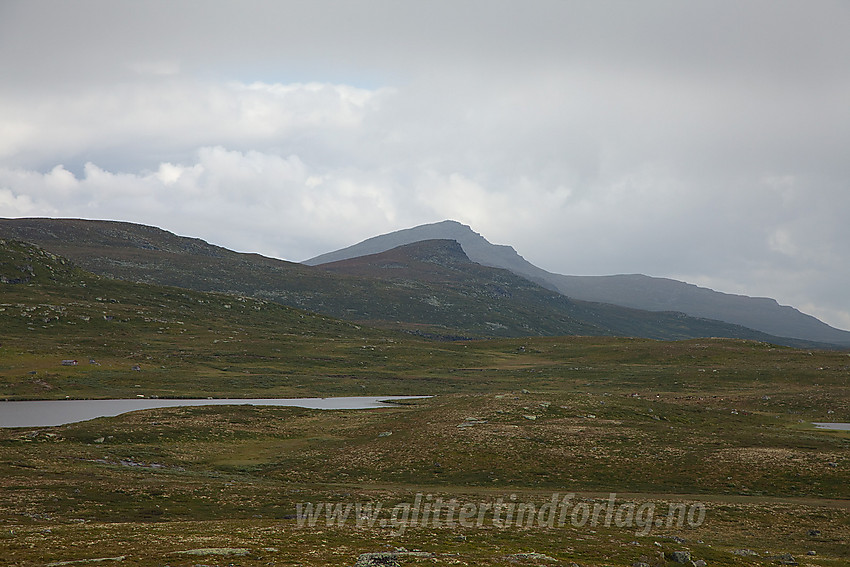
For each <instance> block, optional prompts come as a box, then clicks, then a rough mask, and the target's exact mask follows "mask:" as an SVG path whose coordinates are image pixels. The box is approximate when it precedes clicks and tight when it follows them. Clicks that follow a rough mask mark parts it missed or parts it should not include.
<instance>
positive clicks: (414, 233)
mask: <svg viewBox="0 0 850 567" xmlns="http://www.w3.org/2000/svg"><path fill="white" fill-rule="evenodd" d="M430 239H451V240H456V241H457V242H458V243H460V245H461V246H462V247H463V249H464V251H465V252H466V254H467V255H468V256H469V258H470V259H471V260H472V261H474V262H477V263H479V264H482V265H485V266H491V267H497V268H504V269H507V270H510V271H512V272H514V273H515V274H518V275H521V276H523V277H525V278H528V279H529V280H531V281H534V282H536V283H538V284H540V285H542V286H544V287H546V288H549V289H552V290H557V291H559V292H560V293H562V294H564V295H566V296H568V297H572V298H574V299H580V300H584V301H594V302H601V303H611V304H614V305H620V306H623V307H631V308H635V309H644V310H648V311H680V312H682V313H685V314H687V315H690V316H692V317H701V318H708V319H717V320H720V321H725V322H727V323H732V324H735V325H741V326H744V327H748V328H751V329H756V330H758V331H761V332H764V333H768V334H770V335H774V336H780V337H788V338H796V339H802V340H809V341H816V342H824V343H831V344H835V345H839V346H844V347H846V346H850V332H848V331H843V330H840V329H836V328H834V327H831V326H829V325H827V324H826V323H824V322H822V321H820V320H818V319H816V318H815V317H812V316H811V315H807V314H805V313H802V312H800V311H798V310H797V309H794V308H793V307H788V306H781V305H779V304H778V303H777V302H776V301H775V300H773V299H769V298H761V297H748V296H744V295H734V294H728V293H723V292H718V291H714V290H711V289H708V288H703V287H699V286H696V285H693V284H688V283H685V282H680V281H677V280H672V279H667V278H656V277H651V276H646V275H642V274H628V275H611V276H569V275H562V274H554V273H551V272H548V271H546V270H543V269H542V268H539V267H537V266H535V265H534V264H531V263H530V262H528V261H527V260H525V258H523V257H522V256H520V255H519V254H518V253H517V252H516V250H514V249H513V248H512V247H510V246H504V245H494V244H491V243H490V242H488V241H487V240H486V239H485V238H484V237H483V236H481V235H480V234H478V233H476V232H475V231H473V230H472V229H471V228H470V227H469V226H466V225H464V224H461V223H459V222H457V221H451V220H447V221H442V222H438V223H433V224H425V225H420V226H417V227H413V228H409V229H404V230H399V231H395V232H391V233H389V234H384V235H381V236H375V237H372V238H369V239H366V240H364V241H362V242H360V243H358V244H354V245H353V246H348V247H346V248H342V249H340V250H337V251H335V252H330V253H327V254H322V255H320V256H316V257H315V258H311V259H309V260H306V261H304V262H303V263H304V264H307V265H311V266H315V265H320V264H324V263H327V262H333V261H339V260H344V259H348V258H354V257H357V256H362V255H368V254H375V253H379V252H382V251H386V250H390V249H392V248H395V247H397V246H401V245H405V244H411V243H414V242H417V241H422V240H430Z"/></svg>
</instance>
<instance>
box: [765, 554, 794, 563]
mask: <svg viewBox="0 0 850 567" xmlns="http://www.w3.org/2000/svg"><path fill="white" fill-rule="evenodd" d="M771 559H774V560H776V561H779V564H780V565H799V563H797V560H796V559H794V556H793V555H791V554H790V553H783V554H781V555H777V556H776V557H771Z"/></svg>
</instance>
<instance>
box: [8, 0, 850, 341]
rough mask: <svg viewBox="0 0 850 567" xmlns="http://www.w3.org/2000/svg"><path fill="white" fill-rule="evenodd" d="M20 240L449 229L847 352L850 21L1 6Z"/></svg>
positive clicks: (543, 263) (565, 8) (805, 11)
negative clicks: (621, 277) (812, 322)
mask: <svg viewBox="0 0 850 567" xmlns="http://www.w3.org/2000/svg"><path fill="white" fill-rule="evenodd" d="M0 77H2V78H0V216H2V217H21V216H51V217H82V218H91V219H113V220H126V221H133V222H140V223H145V224H151V225H155V226H159V227H162V228H165V229H167V230H171V231H173V232H176V233H178V234H181V235H186V236H195V237H200V238H203V239H205V240H207V241H210V242H212V243H215V244H219V245H223V246H227V247H229V248H233V249H237V250H240V251H257V252H261V253H263V254H266V255H270V256H275V257H278V258H284V259H288V260H294V261H300V260H304V259H307V258H310V257H312V256H315V255H318V254H320V253H324V252H328V251H331V250H335V249H337V248H341V247H343V246H347V245H350V244H353V243H355V242H358V241H360V240H363V239H365V238H367V237H370V236H374V235H377V234H382V233H386V232H390V231H393V230H397V229H401V228H407V227H411V226H415V225H418V224H423V223H429V222H436V221H440V220H444V219H455V220H458V221H460V222H463V223H465V224H468V225H470V226H471V227H472V228H473V229H474V230H476V231H477V232H479V233H481V234H482V235H483V236H484V237H486V238H487V239H488V240H490V241H491V242H493V243H497V244H509V245H512V246H513V247H514V248H516V249H517V251H518V252H519V253H520V254H522V255H523V256H524V257H525V258H526V259H528V260H529V261H531V262H532V263H534V264H536V265H538V266H540V267H542V268H545V269H547V270H550V271H553V272H558V273H564V274H576V275H596V274H616V273H644V274H648V275H654V276H665V277H673V278H676V279H680V280H683V281H687V282H691V283H696V284H699V285H705V286H707V287H711V288H713V289H717V290H719V291H725V292H730V293H745V294H747V295H754V296H768V297H773V298H775V299H777V300H778V301H779V302H780V303H782V304H786V305H793V306H794V307H797V308H798V309H801V310H803V311H805V312H807V313H810V314H813V315H815V316H817V317H819V318H821V319H822V320H824V321H826V322H828V323H830V324H832V325H834V326H837V327H840V328H843V329H850V295H848V290H850V222H848V216H850V2H847V1H835V2H830V1H826V0H816V1H813V2H801V1H790V2H783V1H780V0H765V1H747V0H729V1H723V0H711V1H699V0H689V1H687V2H683V1H681V0H670V1H654V0H642V1H639V2H636V1H632V0H624V1H620V2H615V1H605V0H587V1H582V2H578V1H568V0H557V1H533V0H532V1H528V0H525V1H512V2H506V1H499V0H483V1H480V2H479V1H475V2H470V1H463V0H451V1H446V2H438V1H431V0H429V1H425V0H418V1H409V2H405V1H400V0H390V1H361V0H351V1H336V2H329V1H322V0H305V1H303V2H302V1H297V2H296V1H274V2H272V1H269V2H257V1H255V2H250V1H244V0H242V1H239V2H221V1H213V0H202V1H196V2H174V1H170V0H169V1H163V2H157V1H152V0H146V1H144V2H130V1H120V0H108V1H103V2H93V1H74V2H67V1H54V2H45V1H39V0H25V1H20V2H18V1H15V0H2V2H0Z"/></svg>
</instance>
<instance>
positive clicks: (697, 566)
mask: <svg viewBox="0 0 850 567" xmlns="http://www.w3.org/2000/svg"><path fill="white" fill-rule="evenodd" d="M693 564H694V567H705V566H706V565H707V563H706V562H705V560H704V559H697V560H696V561H694V562H693Z"/></svg>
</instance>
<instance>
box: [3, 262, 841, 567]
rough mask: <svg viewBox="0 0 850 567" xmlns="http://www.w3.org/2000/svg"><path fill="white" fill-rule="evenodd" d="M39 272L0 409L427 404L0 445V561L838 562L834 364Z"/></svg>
mask: <svg viewBox="0 0 850 567" xmlns="http://www.w3.org/2000/svg"><path fill="white" fill-rule="evenodd" d="M24 252H25V254H26V255H27V258H29V259H32V258H33V252H32V250H26V251H24ZM13 260H14V258H13ZM16 262H17V261H16V260H15V261H13V262H12V263H13V264H14V265H16V266H17V265H18V264H20V262H17V263H16ZM39 262H41V263H38V262H36V261H35V260H31V262H30V264H33V269H32V270H30V271H31V272H33V276H32V277H33V279H32V281H28V282H26V283H21V284H15V285H10V284H4V285H3V286H2V288H0V292H2V294H3V295H2V300H0V303H2V305H0V329H2V337H0V398H6V399H48V398H49V399H62V398H65V397H71V398H81V397H89V398H109V397H135V396H137V395H143V396H153V395H156V396H173V397H181V396H184V397H195V396H215V397H224V396H230V397H257V396H261V397H282V396H327V395H357V394H364V395H397V394H428V395H433V396H434V397H432V398H428V399H425V400H418V401H416V402H408V403H406V404H405V405H398V406H392V407H387V408H384V409H378V410H363V411H318V410H306V409H298V408H274V407H251V406H219V407H194V408H167V409H160V410H150V411H143V412H135V413H130V414H125V415H122V416H118V417H113V418H101V419H95V420H91V421H87V422H83V423H76V424H68V425H64V426H60V427H50V428H12V429H0V564H3V565H27V566H28V565H39V566H43V565H52V566H59V565H89V564H91V565H113V564H115V565H144V566H163V565H169V566H172V567H177V566H195V565H218V566H225V565H243V566H260V565H293V566H294V565H310V566H325V565H354V564H355V562H356V561H357V559H358V556H359V555H360V554H362V553H370V552H381V551H395V552H396V554H395V557H394V558H393V559H386V560H385V561H386V562H385V563H383V564H401V565H407V564H410V565H413V564H435V565H512V564H517V565H571V564H573V563H575V564H578V565H581V566H595V565H612V566H625V565H634V564H636V563H644V564H646V565H653V566H654V565H667V564H669V565H674V564H676V563H674V562H673V561H672V560H673V559H674V558H676V559H681V560H684V559H683V557H684V555H681V554H677V555H674V552H684V551H687V552H689V554H690V560H692V561H695V562H699V561H704V562H706V564H707V565H779V564H794V563H797V564H800V565H818V566H838V565H850V561H849V560H848V549H850V433H848V432H841V431H822V430H816V429H814V428H813V426H812V425H811V423H812V422H820V421H828V422H848V421H850V383H848V377H850V356H848V353H846V352H821V351H812V352H809V351H805V350H795V349H790V348H782V347H775V346H772V345H768V344H763V343H757V342H748V341H737V340H721V339H705V340H692V341H683V342H658V341H650V340H639V339H626V338H581V337H560V338H534V339H510V340H507V339H506V340H493V341H474V342H452V343H448V342H431V341H426V340H421V339H417V338H414V337H411V336H409V335H402V334H394V333H389V332H383V331H377V330H370V329H368V328H365V327H363V328H360V327H358V326H356V325H353V324H351V323H346V322H340V321H336V320H333V319H329V318H324V317H320V316H316V315H312V314H309V313H306V312H301V311H297V310H293V309H289V308H286V307H282V306H279V305H276V304H273V303H267V302H263V301H260V300H256V299H246V298H238V297H234V296H226V295H213V294H202V293H194V292H188V291H184V290H178V289H174V288H161V287H154V286H145V285H139V284H128V283H123V282H115V281H111V280H104V279H100V278H94V277H93V276H91V275H90V274H86V273H84V272H79V271H77V270H75V269H73V268H71V267H68V266H65V265H64V264H62V262H61V261H60V260H58V259H55V258H49V257H43V258H42V259H41V260H39ZM30 264H27V266H29V265H30ZM39 266H40V267H39ZM25 271H26V270H25ZM26 272H27V273H29V271H26ZM24 276H25V277H24V279H26V273H25V274H24ZM63 359H77V360H78V361H79V364H78V365H77V366H68V367H66V366H62V365H61V361H62V360H63ZM90 360H93V361H94V362H90ZM134 366H138V368H139V370H131V368H132V367H134ZM612 493H613V496H612ZM565 497H568V502H569V504H568V505H564V506H562V507H561V508H558V509H557V511H558V513H560V512H561V511H564V510H565V512H564V513H563V519H564V522H561V523H559V522H558V520H559V519H560V518H557V516H558V513H556V514H555V515H554V516H553V515H552V514H548V515H547V514H546V513H543V511H544V510H546V509H547V508H546V507H547V505H548V506H549V509H552V508H555V507H556V505H557V504H558V503H560V502H562V501H563V500H562V499H563V498H565ZM417 502H418V504H417ZM438 502H440V503H442V504H443V506H444V508H443V509H442V515H440V516H439V520H440V521H439V523H438V522H435V521H433V516H432V518H431V520H432V521H430V522H423V521H422V516H421V513H422V512H424V511H425V508H424V504H428V505H429V507H430V509H431V510H432V511H433V509H434V506H436V505H437V503H438ZM308 504H309V505H310V506H312V510H313V513H315V514H316V515H315V516H314V517H313V521H311V520H309V519H304V518H303V517H302V518H300V519H299V517H298V511H299V509H300V510H301V512H302V513H304V512H305V510H307V505H308ZM379 504H380V505H381V513H380V514H372V515H370V514H368V513H366V509H367V507H369V506H371V511H372V512H376V508H377V506H378V505H379ZM500 504H503V505H506V506H507V505H513V508H511V514H512V521H513V523H512V524H509V525H507V526H504V521H505V515H506V514H507V508H502V509H501V510H502V517H501V520H502V521H503V524H502V525H500V524H499V523H498V522H497V521H494V517H493V511H494V509H495V508H497V507H498V506H499V505H500ZM320 505H321V506H322V509H321V510H319V506H320ZM349 505H350V508H351V510H352V511H351V512H350V513H349V514H348V515H346V516H345V521H342V520H341V517H340V514H343V515H345V509H346V507H348V506H349ZM299 506H300V508H299ZM356 506H360V509H359V510H357V509H356V508H355V507H356ZM328 507H330V510H331V513H330V515H329V514H328V513H327V510H328ZM450 507H452V510H453V512H452V514H453V517H452V518H451V519H450V518H449V517H448V515H447V513H448V509H449V508H450ZM520 507H522V509H523V513H524V515H523V516H522V520H520V519H519V514H520V512H519V510H520ZM532 507H533V510H532ZM594 509H596V510H597V511H598V513H597V514H596V516H595V520H593V519H591V518H590V516H592V515H593V514H594ZM670 510H673V511H677V510H678V511H682V510H685V511H688V512H690V513H691V515H690V516H687V514H685V515H684V516H683V515H682V514H679V513H678V512H677V513H676V514H672V515H671V514H670V513H669V511H670ZM414 511H415V512H417V513H419V514H420V517H419V520H420V521H419V522H418V523H417V522H415V521H413V514H414V513H415V512H414ZM650 511H651V512H652V514H649V512H650ZM464 512H472V516H469V515H468V514H467V515H466V516H465V517H464V518H461V514H462V513H464ZM606 514H610V518H609V520H610V521H606V520H605V516H606ZM479 515H480V517H481V521H480V522H479V521H478V517H479ZM529 518H530V520H529ZM423 523H424V525H423ZM502 526H504V527H502ZM401 549H404V550H407V551H409V552H414V551H415V550H418V551H421V553H407V554H405V553H404V552H401V553H398V551H399V550H401ZM810 552H814V554H813V555H810V554H809V553H810ZM375 561H378V560H377V559H376V560H375ZM361 564H362V565H363V564H366V563H365V560H364V561H362V562H361ZM372 564H379V563H375V562H373V563H372ZM688 564H690V563H688ZM700 564H701V563H700Z"/></svg>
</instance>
